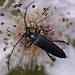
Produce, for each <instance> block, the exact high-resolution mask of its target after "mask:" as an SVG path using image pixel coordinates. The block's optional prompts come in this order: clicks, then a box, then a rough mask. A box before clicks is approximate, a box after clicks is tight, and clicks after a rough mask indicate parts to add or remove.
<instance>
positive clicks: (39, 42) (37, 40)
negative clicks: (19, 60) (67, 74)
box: [7, 1, 68, 70]
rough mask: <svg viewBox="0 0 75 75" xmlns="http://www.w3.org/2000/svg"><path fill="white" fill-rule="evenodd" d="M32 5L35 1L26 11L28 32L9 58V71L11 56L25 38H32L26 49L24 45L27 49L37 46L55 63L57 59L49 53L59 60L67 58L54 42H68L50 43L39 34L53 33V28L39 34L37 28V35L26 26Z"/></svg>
mask: <svg viewBox="0 0 75 75" xmlns="http://www.w3.org/2000/svg"><path fill="white" fill-rule="evenodd" d="M32 3H34V1H33V2H31V3H30V4H29V5H28V6H27V8H26V10H25V15H24V23H25V26H26V32H25V33H24V34H23V35H22V37H21V38H20V39H19V40H18V42H17V43H16V44H15V45H14V47H13V49H12V52H11V54H9V57H8V65H7V66H8V70H9V60H10V58H11V55H12V53H13V51H14V49H15V47H16V45H17V44H18V43H19V42H20V41H21V39H22V38H23V37H24V36H26V37H29V38H30V40H29V41H27V42H26V43H29V42H31V44H30V45H29V46H28V47H26V45H25V44H24V43H23V44H24V45H25V47H26V48H29V47H30V46H31V45H32V44H35V45H36V46H38V47H40V48H41V49H43V50H44V51H46V53H47V55H48V56H49V57H50V58H51V59H52V60H53V61H55V58H52V57H51V55H50V54H49V53H51V54H52V55H54V56H57V57H59V58H66V54H65V53H64V51H63V50H62V49H61V48H59V47H58V46H57V45H56V44H54V43H53V42H63V43H66V44H68V43H67V42H65V41H62V40H54V41H50V40H48V39H47V38H46V37H44V36H43V35H41V34H39V33H40V32H41V31H45V32H49V31H51V30H52V29H53V28H52V29H51V30H49V31H47V30H39V31H38V32H37V28H35V33H34V32H30V29H29V28H28V27H27V24H26V13H27V9H28V7H29V6H30V5H31V4H32Z"/></svg>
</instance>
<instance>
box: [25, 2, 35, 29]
mask: <svg viewBox="0 0 75 75" xmlns="http://www.w3.org/2000/svg"><path fill="white" fill-rule="evenodd" d="M34 2H35V1H33V2H31V3H30V4H29V5H28V6H27V7H26V10H25V14H24V24H25V27H26V29H28V27H27V24H26V15H27V10H28V8H29V6H30V5H31V4H32V3H34Z"/></svg>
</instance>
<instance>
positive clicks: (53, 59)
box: [46, 52, 56, 62]
mask: <svg viewBox="0 0 75 75" xmlns="http://www.w3.org/2000/svg"><path fill="white" fill-rule="evenodd" d="M46 53H47V55H48V56H49V57H50V58H51V60H52V61H53V62H54V61H55V60H56V59H55V58H52V57H51V55H50V54H49V53H48V52H46Z"/></svg>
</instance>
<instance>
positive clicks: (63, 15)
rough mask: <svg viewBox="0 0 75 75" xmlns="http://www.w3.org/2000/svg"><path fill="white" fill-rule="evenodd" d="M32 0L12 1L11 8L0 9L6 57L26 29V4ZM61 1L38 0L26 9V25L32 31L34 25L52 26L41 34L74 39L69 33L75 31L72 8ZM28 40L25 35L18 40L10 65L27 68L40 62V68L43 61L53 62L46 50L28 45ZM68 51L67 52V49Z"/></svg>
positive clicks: (38, 26) (64, 46)
mask: <svg viewBox="0 0 75 75" xmlns="http://www.w3.org/2000/svg"><path fill="white" fill-rule="evenodd" d="M32 1H33V0H18V1H17V2H16V1H15V2H16V3H13V4H12V5H11V7H10V9H4V10H2V11H0V14H1V16H0V23H1V27H0V33H1V34H0V36H1V37H2V38H0V40H2V43H1V45H2V46H4V47H3V50H6V51H5V53H6V57H7V58H8V57H9V53H11V51H12V49H13V47H14V45H15V44H16V42H17V41H18V40H19V39H20V38H21V36H22V35H23V34H24V33H25V31H26V28H25V25H24V13H25V9H26V7H27V6H28V5H29V4H30V3H31V2H32ZM58 4H59V1H57V0H46V1H45V0H38V1H36V0H35V2H34V3H33V4H32V5H30V6H29V7H28V10H27V15H26V23H27V27H30V28H31V31H33V32H34V29H32V27H33V28H35V27H37V29H44V30H50V29H52V28H53V30H52V31H51V32H48V33H44V32H42V35H43V36H45V37H46V38H48V39H50V40H64V41H66V42H68V40H71V39H70V38H71V37H70V34H71V33H72V32H75V31H74V26H73V24H72V23H73V22H72V21H71V16H70V15H71V12H70V11H69V10H68V11H67V9H68V7H67V8H66V9H65V8H60V7H59V5H58ZM11 13H12V14H11ZM13 15H14V16H13ZM27 40H29V39H28V38H25V37H24V38H23V39H22V40H21V41H20V42H19V43H18V44H17V46H16V48H15V49H14V52H13V54H12V56H11V58H10V61H9V63H10V64H9V67H10V68H15V69H17V68H21V69H22V70H23V71H26V70H27V69H32V70H35V68H36V66H39V67H38V70H41V65H43V64H45V63H47V64H50V63H53V62H52V61H51V60H50V58H49V57H48V55H47V54H46V52H45V51H43V50H42V49H39V47H36V46H35V45H32V46H31V47H30V48H28V49H27V48H26V47H25V46H24V43H25V42H26V41H27ZM3 42H4V43H5V45H4V43H3ZM56 44H57V43H56ZM27 45H28V44H27ZM58 45H59V46H60V47H61V48H62V49H64V48H66V47H67V45H65V44H63V43H58ZM8 52H9V53H8ZM65 52H66V50H65ZM7 53H8V54H7ZM66 54H67V55H68V53H67V52H66ZM7 63H8V61H7ZM5 69H6V68H5Z"/></svg>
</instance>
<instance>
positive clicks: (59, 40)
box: [52, 40, 69, 45]
mask: <svg viewBox="0 0 75 75" xmlns="http://www.w3.org/2000/svg"><path fill="white" fill-rule="evenodd" d="M52 42H63V43H65V44H67V45H69V43H68V42H65V41H62V40H53V41H52Z"/></svg>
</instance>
